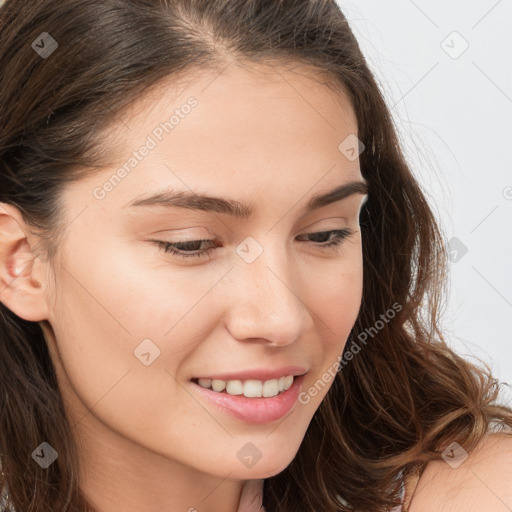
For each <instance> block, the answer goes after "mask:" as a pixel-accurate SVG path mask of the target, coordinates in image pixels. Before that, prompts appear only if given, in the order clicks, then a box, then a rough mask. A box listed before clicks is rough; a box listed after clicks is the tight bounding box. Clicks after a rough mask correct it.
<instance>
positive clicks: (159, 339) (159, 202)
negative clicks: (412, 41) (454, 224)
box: [0, 0, 512, 512]
mask: <svg viewBox="0 0 512 512" xmlns="http://www.w3.org/2000/svg"><path fill="white" fill-rule="evenodd" d="M445 264H446V251H445V245H444V238H443V236H442V234H441V230H440V228H439V227H438V224H437V220H436V219H435V217H434V215H433V213H432V211H431V209H430V206H429V205H428V203H427V201H426V200H425V196H424V195H423V193H422V190H421V189H420V187H419V185H418V183H417V182H416V181H415V180H414V178H413V175H412V173H411V171H410V169H409V167H408V164H407V162H406V160H405V159H404V156H403V154H402V152H401V150H400V146H399V143H398V140H397V135H396V132H395V129H394V126H393V123H392V118H391V116H390V113H389V111H388V108H387V106H386V104H385V102H384V100H383V97H382V95H381V92H380V90H379V88H378V86H377V84H376V82H375V80H374V78H373V76H372V73H371V72H370V70H369V69H368V66H367V64H366V62H365V59H364V57H363V55H362V54H361V51H360V49H359V47H358V44H357V42H356V40H355V38H354V35H353V34H352V32H351V30H350V27H349V25H348V23H347V20H346V19H345V17H344V16H343V14H342V13H341V12H340V10H339V8H338V6H337V5H336V3H335V2H334V1H327V0H294V1H289V0H286V1H284V0H274V1H263V0H59V1H54V0H38V1H37V2H34V1H33V0H7V1H6V2H5V3H4V4H3V6H2V7H1V8H0V300H1V304H0V307H1V309H0V313H1V315H0V379H1V380H0V448H1V451H0V456H1V465H2V475H1V479H0V487H1V489H2V492H3V496H4V499H3V507H4V508H5V509H8V507H9V509H11V510H15V511H17V512H39V511H41V512H42V511H48V510H52V511H78V512H85V511H93V510H95V511H98V512H101V511H103V512H121V511H123V512H128V511H141V512H142V511H143V512H164V511H165V512H168V511H173V512H174V511H183V512H187V511H188V512H203V511H205V512H206V511H208V512H236V511H239V512H256V511H258V510H259V511H262V510H265V511H266V512H317V511H319V510H322V511H323V512H335V511H347V510H355V511H358V512H363V511H372V512H374V511H380V510H382V511H384V510H404V511H405V510H410V511H411V512H421V511H426V510H445V511H448V510H465V511H467V510H479V511H482V510H493V511H498V510H504V511H506V510H510V507H511V506H512V491H511V488H510V485H509V483H510V481H511V476H512V473H511V469H510V468H511V467H512V465H511V464H510V460H511V456H512V439H511V438H510V427H512V411H511V410H510V409H508V408H506V407H505V406H503V405H500V404H499V400H498V391H499V387H500V386H499V383H498V382H497V381H496V380H495V379H493V377H492V375H491V374H490V372H489V369H488V368H486V369H484V368H483V367H479V366H476V365H473V364H472V363H470V362H469V361H466V360H465V359H463V358H461V357H459V356H458V355H456V354H455V353H454V352H453V351H452V350H450V348H449V347H448V346H447V344H446V343H445V340H444V339H443V335H442V331H441V328H440V325H439V318H438V317H439V311H438V310H439V305H440V303H441V300H442V299H441V297H442V292H443V286H444V283H445V273H446V269H445ZM411 498H412V500H411ZM500 507H501V508H500Z"/></svg>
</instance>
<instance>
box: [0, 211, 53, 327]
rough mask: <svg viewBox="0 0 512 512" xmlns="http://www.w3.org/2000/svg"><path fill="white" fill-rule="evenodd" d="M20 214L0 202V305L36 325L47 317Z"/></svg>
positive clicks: (38, 265) (39, 268) (40, 269)
mask: <svg viewBox="0 0 512 512" xmlns="http://www.w3.org/2000/svg"><path fill="white" fill-rule="evenodd" d="M28 233H29V230H28V229H27V227H26V225H25V222H24V220H23V217H22V215H21V212H20V211H19V210H18V209H17V208H16V207H14V206H12V205H10V204H6V203H0V302H2V303H3V304H4V305H5V306H6V307H8V308H9V309H10V310H11V311H12V312H13V313H15V314H16V315H17V316H19V317H20V318H23V319H25V320H28V321H32V322H38V321H41V320H46V319H47V318H48V307H47V301H46V294H45V289H44V286H43V279H42V276H43V273H44V270H45V268H44V267H45V265H44V264H43V263H42V262H41V261H40V259H39V258H38V257H37V256H36V255H35V254H34V252H33V250H32V248H31V245H30V242H29V237H30V234H28Z"/></svg>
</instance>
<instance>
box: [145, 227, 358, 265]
mask: <svg viewBox="0 0 512 512" xmlns="http://www.w3.org/2000/svg"><path fill="white" fill-rule="evenodd" d="M331 233H335V237H334V239H333V240H331V241H330V242H329V243H326V244H324V245H320V246H319V247H320V248H322V249H323V248H328V249H329V250H334V251H336V250H338V247H339V246H340V245H341V243H342V242H343V241H344V240H345V239H346V238H348V237H349V236H350V235H352V234H354V233H355V231H354V230H352V229H348V228H344V229H333V230H330V231H317V232H316V233H305V235H309V236H311V235H324V234H329V235H331ZM301 236H302V235H301ZM213 241H214V240H187V241H185V242H164V241H163V240H150V242H153V243H154V244H155V245H157V246H158V247H159V248H160V249H162V250H163V251H164V252H165V253H169V254H172V255H173V256H177V257H179V258H184V259H186V258H194V257H196V258H206V257H208V253H209V251H210V250H211V249H214V247H212V248H210V249H206V250H204V251H202V252H194V253H189V254H185V253H182V252H179V251H177V250H175V249H173V246H176V245H182V244H189V243H197V242H213Z"/></svg>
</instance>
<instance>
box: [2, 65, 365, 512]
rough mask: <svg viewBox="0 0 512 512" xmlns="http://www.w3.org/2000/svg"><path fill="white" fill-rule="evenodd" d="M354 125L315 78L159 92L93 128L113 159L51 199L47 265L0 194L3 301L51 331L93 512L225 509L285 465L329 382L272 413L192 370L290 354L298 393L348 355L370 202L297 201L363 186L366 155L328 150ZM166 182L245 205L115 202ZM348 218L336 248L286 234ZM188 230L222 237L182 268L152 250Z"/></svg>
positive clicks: (266, 73)
mask: <svg viewBox="0 0 512 512" xmlns="http://www.w3.org/2000/svg"><path fill="white" fill-rule="evenodd" d="M190 96H194V97H195V98H196V99H197V100H198V105H197V107H196V108H195V109H193V110H192V112H191V113H190V114H189V115H188V116H186V117H185V118H184V119H181V120H180V123H179V125H178V126H176V127H175V128H174V130H173V131H172V132H171V133H170V134H167V135H166V136H164V138H163V140H162V141H161V142H159V143H158V145H157V147H156V148H154V149H153V150H152V151H151V152H150V154H149V155H148V156H147V157H146V158H144V159H143V160H142V161H141V162H140V163H138V165H137V166H136V168H135V169H133V170H132V172H131V173H130V174H128V175H127V176H126V177H124V179H123V180H122V181H121V183H119V184H117V185H116V187H115V188H114V189H113V190H111V191H110V192H109V193H108V194H107V195H106V196H105V197H104V198H103V199H102V200H99V199H97V198H96V197H94V195H93V190H94V189H95V188H96V187H98V186H102V185H103V184H104V183H105V181H106V180H108V179H109V177H111V176H112V174H113V172H115V171H116V169H118V168H119V167H120V166H121V165H122V164H123V163H124V162H126V160H127V159H128V158H129V156H130V155H131V154H132V152H133V151H134V150H136V149H137V148H140V146H141V145H142V144H143V143H144V141H145V139H146V137H147V136H148V134H151V133H152V130H153V129H154V128H155V126H157V125H159V123H160V122H163V121H164V120H166V119H169V117H170V116H171V115H172V113H173V111H174V110H175V109H176V108H179V107H180V106H181V105H183V104H184V103H185V102H186V100H187V98H189V97H190ZM356 133H357V123H356V119H355V115H354V112H353V110H352V107H351V105H350V103H349V101H348V100H347V99H346V97H345V96H343V95H342V94H339V93H334V92H333V91H332V90H330V89H329V88H328V87H327V86H325V85H322V84H319V82H318V81H317V80H315V77H312V76H311V72H310V71H309V72H308V71H303V72H301V73H299V72H298V68H297V69H296V70H295V71H293V70H291V69H286V68H285V67H282V66H281V67H279V68H276V67H272V66H269V67H264V66H255V65H251V66H241V65H239V64H234V63H232V64H230V65H229V66H228V67H227V68H226V69H224V70H223V72H222V73H221V74H218V73H201V74H197V75H196V76H194V79H193V80H192V79H191V80H189V81H188V82H187V83H186V84H185V87H183V84H182V83H181V84H180V87H177V85H176V82H173V80H168V81H166V82H164V83H162V84H159V86H158V87H157V88H155V89H153V90H152V91H151V92H150V93H149V94H146V95H145V96H143V97H141V99H140V101H138V102H136V103H135V104H133V105H132V106H130V110H128V111H126V113H125V115H124V116H123V117H122V118H119V119H117V120H116V124H115V125H114V127H113V129H112V130H111V131H109V132H108V134H106V135H105V137H104V139H103V142H104V143H105V147H107V148H112V155H115V158H113V159H112V160H113V162H112V165H111V166H108V167H105V168H104V169H102V170H101V172H100V173H97V174H95V175H94V176H89V177H87V178H86V179H84V180H83V181H81V182H78V183H74V184H72V185H71V186H68V187H67V188H66V190H65V192H64V194H63V206H64V208H63V215H64V218H65V222H66V224H68V223H69V226H68V227H67V229H66V231H65V239H64V243H63V245H62V246H61V247H60V248H59V252H58V258H57V262H56V263H57V264H56V265H55V270H53V269H52V267H51V266H50V265H49V263H48V262H47V261H45V259H44V258H41V257H35V253H36V248H37V238H36V237H34V236H32V235H31V234H29V233H28V227H27V226H26V225H25V224H24V223H23V219H22V218H21V215H20V214H19V211H18V210H17V209H16V208H14V207H11V206H10V205H5V204H4V205H3V208H2V209H1V210H0V211H1V212H2V215H0V218H1V219H2V224H1V226H2V232H3V233H4V237H3V238H2V252H1V257H2V260H1V263H2V265H1V272H2V274H1V277H2V284H3V286H2V288H4V290H3V292H2V295H1V296H0V297H1V299H2V302H4V304H5V305H6V306H7V307H9V308H10V309H11V310H12V311H14V312H15V313H16V314H17V315H18V316H20V317H21V318H24V319H27V320H31V321H40V322H44V323H42V324H41V325H42V326H43V327H44V332H45V336H46V339H47V342H48V346H49V348H50V353H51V356H52V359H53V361H54V363H55V367H56V371H57V376H58V381H59V387H60V388H61V390H62V394H63V397H64V401H65V405H66V411H67V414H68V415H69V417H70V421H71V423H72V425H73V432H74V434H75V436H76V439H77V441H78V443H79V451H80V464H81V470H82V473H81V486H82V488H83V490H84V492H85V493H86V495H87V496H88V497H89V499H90V500H91V501H92V502H93V503H94V504H95V505H96V506H98V507H99V509H100V510H104V511H106V510H108V511H109V512H121V511H123V512H125V511H127V510H144V512H162V511H190V512H191V511H192V510H197V511H199V512H201V511H206V510H207V511H209V512H230V511H232V512H236V511H237V510H239V507H240V509H244V507H245V504H244V505H242V504H241V495H242V491H243V492H244V493H245V494H244V496H248V495H249V494H251V496H252V492H253V491H254V490H257V489H258V487H259V485H260V483H261V481H260V480H261V479H263V478H266V477H268V476H271V475H276V474H277V473H279V472H281V471H282V470H283V469H285V468H286V467H287V466H288V465H289V463H290V462H291V461H292V459H293V458H294V456H295V455H296V453H297V451H298V449H299V446H300V444H301V442H302V440H303V437H304V434H305V432H306V430H307V427H308V425H309V423H310V421H311V419H312V417H313V414H314V413H315V411H316V409H317V408H318V406H319V405H320V403H321V401H322V399H323V397H324V396H325V394H326V393H327V391H328V389H329V388H330V385H331V384H332V379H331V380H330V381H329V382H328V384H327V385H326V386H324V387H323V389H321V390H320V391H319V392H318V394H317V395H316V396H314V397H311V400H310V401H309V402H308V403H307V404H300V403H298V404H297V405H296V406H295V407H294V409H293V410H292V411H291V412H290V413H289V414H288V416H286V417H285V418H284V419H281V420H277V421H275V422H271V423H267V424H250V423H247V422H244V421H241V420H239V419H236V418H233V417H231V416H228V415H227V414H225V413H224V412H222V411H221V410H220V409H217V408H215V407H214V406H213V405H210V404H208V403H206V402H202V401H200V400H197V399H193V398H192V395H191V394H190V392H189V386H190V384H189V379H191V378H192V377H198V376H201V375H207V374H211V373H220V372H226V371H234V370H243V369H249V368H269V367H271V368H276V367H280V366H283V365H288V364H300V365H303V366H304V367H305V368H306V369H307V370H308V373H307V375H306V379H305V381H304V384H303V389H308V388H310V387H311V386H313V385H314V383H315V382H317V381H318V380H321V378H322V376H323V375H325V374H326V373H327V371H328V369H329V368H330V367H332V365H333V364H334V363H335V361H336V360H337V358H338V356H340V355H341V353H342V352H343V347H344V345H345V343H346V339H347V337H348V335H349V332H350V330H351V328H352V326H353V324H354V322H355V320H356V317H357V314H358V311H359V307H360V304H361V298H362V276H363V273H362V250H361V233H360V228H359V212H360V208H361V206H362V203H363V201H364V199H365V196H363V195H362V194H356V195H352V196H350V197H348V198H346V199H344V200H342V201H338V202H336V203H333V204H331V205H328V206H325V207H322V208H321V209H319V210H316V211H314V212H312V213H307V214H305V213H304V211H303V208H304V206H305V205H306V203H307V202H308V200H309V199H310V198H311V197H312V196H313V195H315V194H317V193H319V192H327V191H329V190H331V189H333V188H334V187H336V186H339V185H341V184H343V183H345V182H347V181H350V180H357V179H361V178H362V176H361V173H360V167H359V161H358V160H357V159H356V160H353V161H351V160H349V159H347V158H346V157H345V156H344V154H342V152H340V150H339V149H338V146H339V144H340V143H341V142H342V141H343V140H344V139H345V138H346V137H347V136H348V135H350V134H356ZM167 188H175V189H179V190H187V189H191V190H194V191H201V192H205V193H208V194H210V195H214V196H221V197H227V198H230V199H235V200H237V201H240V202H241V203H244V204H250V205H251V206H253V207H254V209H255V213H254V216H253V217H251V218H250V219H248V220H245V221H243V220H237V219H234V218H231V217H229V216H227V215H224V214H220V213H217V214H214V213H208V212H204V211H196V210H190V209H180V208H174V209H165V208H163V207H160V206H151V207H139V208H132V209H130V208H127V207H125V205H127V204H128V203H129V202H130V201H132V200H133V199H135V198H139V197H140V196H142V195H146V194H149V193H152V192H156V191H161V190H162V189H167ZM343 228H351V229H352V230H354V232H353V234H352V235H350V236H349V238H347V239H345V240H343V241H342V242H341V244H340V246H339V247H338V249H337V250H333V249H327V248H322V247H321V246H322V245H324V244H325V240H326V238H324V239H321V240H322V241H321V242H318V241H317V240H316V239H309V238H307V237H305V238H300V239H299V238H298V237H299V235H305V234H311V233H318V232H322V231H328V230H337V229H343ZM178 230H179V231H180V232H179V233H178ZM248 236H251V237H253V238H254V239H255V240H256V241H257V242H258V243H259V244H260V246H261V247H262V248H263V252H262V254H261V255H260V256H259V257H258V258H257V259H256V260H255V261H254V262H252V263H247V262H246V261H244V260H243V259H242V258H241V257H240V256H239V255H238V254H237V253H236V252H235V249H236V248H237V246H239V245H240V244H241V243H242V242H243V241H244V239H246V238H247V237H248ZM183 238H186V240H198V239H215V240H217V241H218V242H220V245H219V247H218V248H217V249H214V250H213V251H211V252H210V254H211V256H210V258H205V259H202V258H189V259H188V260H184V259H181V258H179V257H177V256H173V255H171V254H167V253H165V252H164V251H163V250H162V249H161V248H159V247H157V246H156V245H155V244H154V243H152V242H150V241H149V240H150V239H156V240H164V241H169V242H178V241H180V240H181V241H182V240H183ZM207 247H210V246H207ZM189 250H194V248H192V249H189ZM18 265H21V266H22V268H23V269H24V270H23V272H22V273H21V274H20V275H18V276H17V275H16V273H15V268H16V266H18ZM146 338H149V339H151V340H152V342H153V343H155V345H156V346H158V348H159V349H160V356H159V357H158V358H156V359H155V360H154V361H153V362H152V363H151V364H150V365H149V366H145V365H143V364H142V363H141V362H140V361H139V359H137V358H136V357H134V353H133V351H134V349H135V348H136V347H137V346H138V345H139V344H140V343H141V341H142V340H144V339H146ZM246 443H253V444H254V445H255V446H256V447H257V448H258V450H259V451H260V452H261V454H262V457H261V459H260V460H259V461H258V462H257V463H256V464H255V465H254V466H252V467H250V468H248V467H246V466H245V465H244V464H242V463H241V461H240V460H239V459H238V457H237V452H238V451H239V450H240V449H241V448H242V447H244V445H246ZM249 490H250V491H251V493H249ZM243 499H244V500H245V498H243ZM247 510H248V509H247Z"/></svg>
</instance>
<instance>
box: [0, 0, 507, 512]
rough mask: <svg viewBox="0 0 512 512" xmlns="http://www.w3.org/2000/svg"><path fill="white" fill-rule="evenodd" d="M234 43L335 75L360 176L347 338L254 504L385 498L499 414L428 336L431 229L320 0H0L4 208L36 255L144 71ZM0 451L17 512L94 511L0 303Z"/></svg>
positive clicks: (205, 64) (437, 271)
mask: <svg viewBox="0 0 512 512" xmlns="http://www.w3.org/2000/svg"><path fill="white" fill-rule="evenodd" d="M43 32H46V33H48V34H49V35H50V36H51V38H53V39H54V40H55V41H56V43H57V44H58V46H57V47H55V45H54V46H51V44H53V43H52V42H51V40H50V39H48V38H47V36H44V37H46V38H47V39H46V41H47V43H51V44H50V45H49V46H47V47H46V50H47V51H48V52H49V51H50V50H51V49H53V53H51V55H46V56H42V55H41V54H40V52H39V54H38V52H37V51H36V49H35V48H34V47H33V46H32V43H33V42H34V41H37V40H38V38H40V37H41V34H42V33H43ZM40 46H41V45H40ZM233 59H234V60H240V61H244V62H257V61H269V60H271V59H273V60H276V62H277V61H280V62H282V63H285V62H292V61H293V62H299V63H303V64H308V65H310V66H311V69H312V70H313V71H312V72H314V71H315V70H316V71H317V72H318V73H322V75H323V76H327V77H329V80H328V81H326V84H327V85H330V86H332V87H334V88H338V90H343V91H345V93H346V94H348V97H349V98H350V101H351V103H352V105H353V108H354V111H355V113H356V116H357V123H358V134H357V136H358V138H359V139H360V140H361V141H362V143H363V144H364V146H365V150H364V151H363V152H362V153H361V155H360V165H361V173H362V175H363V177H364V178H365V179H366V180H367V181H368V183H369V187H370V188H369V195H368V201H367V202H366V203H365V205H364V207H363V208H362V211H361V216H360V223H361V230H362V243H363V258H364V262H363V265H364V283H363V286H364V290H363V301H362V305H361V309H360V313H359V316H358V318H357V320H356V323H355V325H354V328H353V329H352V331H351V334H350V336H349V339H348V340H347V344H346V351H345V354H348V351H352V352H354V354H353V357H350V358H349V357H347V358H345V359H343V360H342V361H341V363H342V364H340V368H339V371H337V372H336V373H335V378H334V380H333V383H332V387H331V388H330V390H329V392H328V394H327V395H326V397H325V399H324V400H323V402H322V403H321V405H320V407H319V408H318V410H317V411H316V413H315V415H314V417H313V419H312V421H311V423H310V425H309V428H308V430H307V432H306V435H305V437H304V440H303V443H302V444H301V446H300V449H299V451H298V453H297V455H296V457H295V458H294V460H293V461H292V462H291V463H290V465H289V466H288V467H287V468H286V469H285V470H284V471H282V472H281V473H279V474H277V475H275V476H273V477H269V478H267V479H266V480H265V485H264V506H265V507H266V510H267V512H307V511H310V512H317V511H318V510H322V511H324V512H335V511H345V510H350V509H351V508H354V509H356V510H358V511H370V510H371V511H375V510H379V509H385V508H386V507H392V506H396V505H398V504H399V502H400V499H399V498H400V478H399V477H400V475H403V474H404V473H407V472H408V471H410V470H412V469H415V468H417V467H421V466H424V465H425V463H426V462H428V461H429V460H432V459H439V458H441V452H442V451H443V449H444V448H445V447H446V446H447V445H449V444H450V443H451V442H452V441H456V442H458V443H459V444H460V445H461V446H462V447H463V448H465V449H466V450H467V451H470V450H472V449H473V448H474V447H475V446H476V445H477V443H478V442H479V441H480V440H481V439H482V437H483V436H484V435H485V434H486V433H487V432H489V431H490V430H491V428H495V427H499V428H502V429H504V427H505V425H508V426H510V427H512V410H511V409H509V408H506V407H505V406H502V405H500V404H499V402H498V396H499V395H498V392H499V389H500V384H499V383H498V381H497V380H496V379H493V377H492V375H491V373H490V370H489V368H488V367H487V366H486V365H485V364H484V366H476V365H474V364H473V363H470V362H469V361H468V360H466V359H463V358H462V357H460V356H458V355H457V354H455V353H454V352H453V351H452V350H451V349H450V348H449V347H448V345H447V344H446V343H445V340H444V339H443V335H442V332H441V329H440V327H439V316H440V315H439V313H440V309H441V305H442V293H443V292H444V287H445V282H446V269H447V251H446V246H445V241H444V236H443V234H442V232H441V229H440V227H439V225H438V223H437V220H436V219H435V217H434V215H433V212H432V210H431V209H430V207H429V205H428V203H427V201H426V198H425V195H424V194H423V193H422V190H421V189H420V187H419V185H418V183H417V181H416V180H415V179H414V177H413V175H412V173H411V170H410V168H409V166H408V163H407V162H406V159H405V157H404V155H403V153H402V151H401V149H400V145H399V140H398V137H397V134H396V130H395V127H394V125H393V121H392V118H391V116H390V113H389V110H388V107H387V106H386V104H385V101H384V99H383V96H382V94H381V92H380V90H379V87H378V85H377V83H376V81H375V79H374V77H373V75H372V73H371V71H370V70H369V68H368V65H367V63H366V61H365V58H364V57H363V55H362V53H361V50H360V48H359V46H358V43H357V41H356V39H355V37H354V35H353V33H352V31H351V29H350V27H349V24H348V22H347V20H346V18H345V17H344V15H343V14H342V12H341V11H340V9H339V7H338V6H337V5H336V3H335V2H334V1H333V0H331V1H329V0H58V1H55V0H7V2H6V3H5V4H4V5H3V6H2V7H1V8H0V202H4V203H8V204H11V205H14V206H16V207H17V208H19V210H20V211H21V212H22V214H23V218H24V220H25V221H26V222H27V223H28V224H29V225H30V226H32V227H33V229H34V233H37V234H38V235H39V236H40V237H41V255H42V257H45V258H47V259H48V261H50V262H52V261H53V258H54V256H55V254H57V252H58V248H59V243H60V240H61V238H60V235H61V234H62V232H63V229H64V226H63V219H62V215H61V213H62V212H61V209H60V203H59V196H60V193H61V191H62V189H63V185H64V184H65V183H67V182H70V181H73V180H77V179H80V178H81V177H82V176H86V175H88V174H90V173H91V172H95V171H98V170H100V171H101V167H102V165H104V163H105V162H106V161H107V159H108V158H109V154H108V151H105V150H104V149H103V150H102V149H101V148H102V146H101V138H100V136H99V134H100V132H101V130H103V129H105V128H106V127H107V126H108V125H109V123H111V122H112V121H114V120H115V118H116V116H117V115H118V114H119V113H121V111H122V109H123V108H125V107H127V106H128V105H129V104H130V102H132V101H133V100H135V99H136V98H137V97H139V95H140V94H141V93H142V92H143V91H145V90H147V89H148V88H149V87H150V86H152V85H155V84H157V82H158V81H159V80H160V79H164V78H165V77H169V76H171V75H174V76H176V77H178V76H179V75H180V76H181V75H184V74H185V75H186V73H187V71H189V70H192V69H208V70H213V71H215V70H217V71H220V70H221V69H222V68H223V67H224V66H225V65H226V64H227V63H229V62H230V60H233ZM340 142H341V141H340ZM391 311H393V315H391V313H388V312H391ZM340 314H341V313H340ZM383 315H384V316H385V317H386V319H385V320H383V319H382V317H383ZM378 322H380V323H378ZM363 333H365V334H366V337H365V336H364V334H363ZM363 342H364V345H365V346H364V347H363V346H362V345H363ZM355 347H359V350H357V353H356V348H355ZM43 441H46V442H48V443H49V444H50V445H51V446H52V447H53V448H54V449H55V450H56V451H57V452H58V454H59V456H58V458H57V460H56V461H55V462H54V463H53V464H52V465H51V466H50V467H49V468H48V469H42V468H41V467H40V466H39V465H38V464H35V463H34V461H33V460H32V458H31V453H32V451H33V450H34V449H35V448H36V447H37V446H39V445H40V444H41V442H43ZM0 456H1V464H2V470H3V473H4V474H3V475H2V476H1V477H0V488H1V489H4V488H5V485H7V486H8V490H9V495H10V501H11V502H12V504H13V505H14V507H15V508H16V510H17V511H18V512H36V511H37V512H39V511H47V510H52V511H67V510H74V511H79V512H85V511H87V510H94V509H93V507H92V506H91V505H89V504H87V502H86V500H85V499H84V497H83V496H82V494H81V492H80V489H79V487H78V467H79V464H78V461H77V457H76V450H75V445H74V440H73V438H72V435H71V433H70V426H69V424H68V422H67V420H66V416H65V413H64V407H63V401H62V398H61V395H60V392H59V388H58V385H57V380H56V377H55V372H54V369H53V366H52V361H51V358H50V356H49V352H48V349H47V345H46V341H45V338H44V336H43V332H42V329H41V325H40V323H38V322H28V321H25V320H23V319H21V318H19V317H17V316H16V315H15V314H14V313H13V312H12V311H10V310H9V309H8V308H6V307H5V305H4V304H1V303H0ZM362 491H363V492H362ZM343 503H344V504H345V505H344V504H343Z"/></svg>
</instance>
